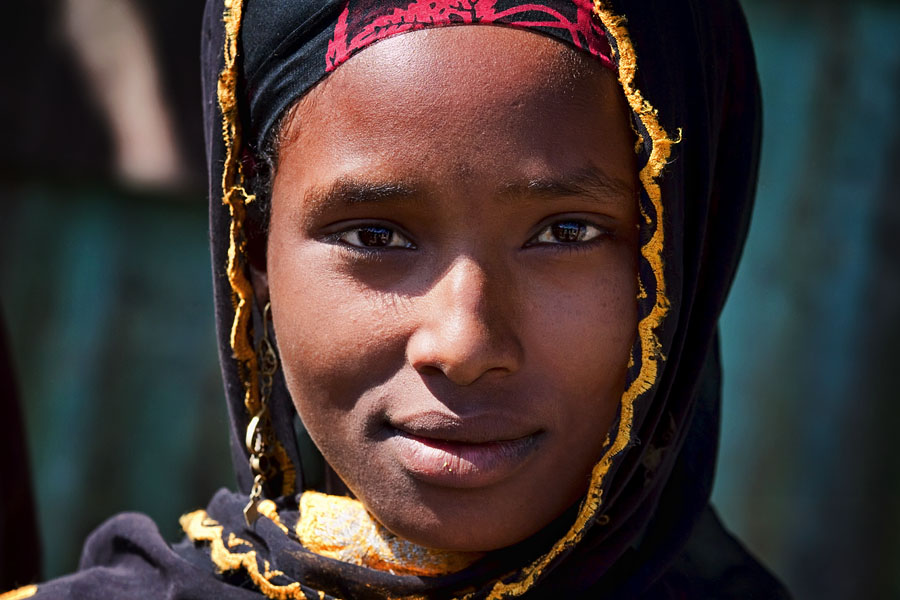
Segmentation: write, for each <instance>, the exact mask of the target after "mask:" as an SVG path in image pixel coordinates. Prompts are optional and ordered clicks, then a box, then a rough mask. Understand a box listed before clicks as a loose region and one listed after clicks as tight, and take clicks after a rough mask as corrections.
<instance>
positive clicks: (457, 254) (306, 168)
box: [255, 26, 638, 551]
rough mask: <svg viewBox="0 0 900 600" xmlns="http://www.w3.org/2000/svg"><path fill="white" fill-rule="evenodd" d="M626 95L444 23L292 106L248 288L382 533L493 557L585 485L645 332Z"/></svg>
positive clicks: (306, 404)
mask: <svg viewBox="0 0 900 600" xmlns="http://www.w3.org/2000/svg"><path fill="white" fill-rule="evenodd" d="M620 95H621V92H620V89H619V86H618V84H617V82H616V79H615V77H614V75H613V73H611V72H609V71H608V70H606V69H604V68H603V67H602V66H601V65H600V64H599V63H596V62H594V61H593V60H592V59H591V58H590V57H587V56H582V55H581V54H577V53H576V51H574V50H571V49H569V48H567V47H566V46H564V45H562V44H560V43H559V42H557V41H554V40H551V39H549V38H546V37H543V36H540V35H536V34H534V33H530V32H523V31H519V30H512V29H508V28H501V27H487V26H482V27H455V28H453V27H451V28H444V29H438V30H429V31H419V32H415V33H409V34H404V35H401V36H398V37H394V38H390V39H388V40H385V41H382V42H379V43H377V44H374V45H373V46H371V47H370V48H368V49H366V50H364V51H362V52H361V53H360V54H358V55H357V56H355V57H354V58H352V59H350V60H349V61H348V62H347V63H346V64H344V65H343V66H341V67H340V68H339V69H337V70H336V71H335V72H334V73H333V74H332V75H331V76H330V77H329V78H328V79H327V80H326V81H324V82H323V83H321V84H319V85H318V86H317V87H316V88H314V89H313V90H312V91H311V92H310V93H309V94H307V96H305V97H304V99H303V100H302V101H301V102H300V104H299V105H298V106H297V107H296V110H295V111H294V112H293V115H292V118H291V120H290V122H289V123H288V128H287V131H286V135H285V136H284V139H283V141H282V143H281V147H280V149H279V152H280V159H279V164H278V168H277V171H276V173H275V178H274V187H273V194H272V213H271V225H270V232H269V238H268V246H267V267H266V270H267V273H266V274H262V273H257V275H256V278H255V285H256V286H257V288H258V290H262V294H263V295H264V294H265V293H266V285H267V286H268V288H267V289H268V294H269V297H270V299H271V302H272V313H273V319H274V327H275V331H276V334H277V339H278V347H279V353H280V357H281V363H282V367H283V369H284V374H285V379H286V381H287V386H288V390H289V391H290V393H291V396H292V398H293V400H294V403H295V404H296V407H297V410H298V411H299V413H300V415H301V417H302V419H303V422H304V424H305V425H306V427H307V429H308V430H309V433H310V435H311V436H312V438H313V440H314V441H315V443H316V444H317V445H318V446H319V448H320V449H321V451H322V453H323V454H324V456H325V458H326V459H327V460H328V462H329V463H330V464H331V465H332V467H333V468H334V469H335V470H336V471H337V473H338V474H339V475H340V476H341V478H342V479H343V480H344V482H345V483H346V484H347V486H348V487H349V488H350V489H351V490H352V492H353V493H354V494H355V495H356V496H357V497H358V498H359V499H360V500H361V501H362V502H363V503H364V504H365V506H366V507H367V508H368V510H369V511H370V512H371V513H372V514H373V515H374V516H375V517H376V518H377V519H378V520H379V521H380V522H381V523H382V524H383V525H385V526H386V527H387V528H388V529H390V530H391V531H393V532H394V533H396V534H398V535H400V536H402V537H404V538H407V539H409V540H411V541H414V542H417V543H419V544H422V545H425V546H430V547H434V548H444V549H455V550H472V551H475V550H491V549H496V548H500V547H503V546H508V545H510V544H513V543H515V542H518V541H520V540H523V539H525V538H526V537H528V536H529V535H531V534H533V533H535V532H537V531H538V530H540V529H541V528H543V527H544V526H546V525H547V524H549V523H550V522H551V521H552V520H553V519H555V518H556V517H558V516H559V515H561V514H562V513H563V512H564V511H565V510H566V509H567V508H568V507H569V506H571V505H572V504H573V503H574V502H575V501H576V500H578V498H579V497H580V496H581V495H582V494H584V492H585V490H586V488H587V485H588V482H589V478H590V473H591V468H592V466H593V465H594V463H595V462H596V461H597V459H598V458H599V456H600V453H601V450H602V446H603V442H604V438H605V437H606V434H607V431H608V429H609V426H610V424H611V421H612V419H613V418H614V416H615V413H616V408H617V406H618V403H619V400H620V396H621V394H622V391H623V387H624V382H625V372H626V365H627V363H628V357H629V351H630V348H631V346H632V342H633V340H634V336H635V331H636V324H637V308H636V296H637V275H636V273H637V257H638V208H637V201H636V192H635V179H636V175H635V162H634V152H633V146H634V140H633V134H632V132H631V129H630V126H629V122H628V117H627V114H626V111H625V108H624V102H623V100H622V99H621V98H620ZM266 281H267V283H266Z"/></svg>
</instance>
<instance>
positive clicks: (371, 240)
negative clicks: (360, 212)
mask: <svg viewBox="0 0 900 600" xmlns="http://www.w3.org/2000/svg"><path fill="white" fill-rule="evenodd" d="M337 239H338V240H340V241H341V242H344V243H345V244H347V245H348V246H355V247H357V248H413V247H414V246H413V243H412V242H410V241H409V240H408V239H407V238H406V236H404V235H402V234H400V233H397V232H396V231H394V230H393V229H391V228H389V227H382V226H379V225H369V226H365V227H354V228H353V229H347V230H346V231H342V232H341V233H340V234H338V236H337Z"/></svg>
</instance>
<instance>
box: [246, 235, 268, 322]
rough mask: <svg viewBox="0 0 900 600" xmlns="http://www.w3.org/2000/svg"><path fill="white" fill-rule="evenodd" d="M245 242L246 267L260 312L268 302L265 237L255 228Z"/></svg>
mask: <svg viewBox="0 0 900 600" xmlns="http://www.w3.org/2000/svg"><path fill="white" fill-rule="evenodd" d="M249 234H250V235H249V236H248V240H247V266H248V267H249V270H250V284H251V285H252V286H253V296H254V299H255V300H256V305H257V306H258V307H259V309H260V310H262V308H263V307H264V306H265V305H266V302H268V301H269V273H268V261H267V256H266V254H267V252H266V242H267V240H266V237H265V236H264V235H261V234H260V232H259V231H258V230H257V228H255V227H253V228H251V229H250V230H249Z"/></svg>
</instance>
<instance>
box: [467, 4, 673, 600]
mask: <svg viewBox="0 0 900 600" xmlns="http://www.w3.org/2000/svg"><path fill="white" fill-rule="evenodd" d="M594 14H595V15H596V16H597V18H599V19H600V21H601V22H602V23H603V27H604V28H605V29H606V32H607V33H608V34H609V36H610V37H611V38H612V39H613V40H614V41H615V44H614V48H613V51H614V52H615V53H616V54H617V57H618V61H617V65H618V67H617V68H618V75H619V83H620V85H621V86H622V91H623V92H624V93H625V98H626V99H627V100H628V104H629V106H630V107H631V110H632V112H634V114H635V115H636V116H637V117H638V119H640V121H641V124H642V125H643V126H644V129H646V131H647V135H649V136H650V142H651V149H650V156H649V158H648V159H647V164H646V165H644V167H643V168H642V169H641V171H640V173H639V174H638V177H639V179H640V181H641V184H642V185H643V187H644V190H645V191H646V193H647V196H648V198H649V199H650V201H651V202H652V203H653V208H654V210H655V211H656V228H655V229H654V231H653V235H652V236H651V237H650V239H649V240H648V241H647V242H646V243H645V244H644V245H643V246H642V247H641V256H642V257H643V258H644V260H646V261H647V262H648V263H649V265H650V268H651V269H652V270H653V274H654V277H655V278H656V302H655V303H654V305H653V309H652V310H651V311H650V314H648V315H647V316H646V317H644V318H643V319H641V321H640V322H639V323H638V335H639V338H640V342H641V368H640V372H639V373H638V375H637V377H635V379H634V381H633V382H632V383H631V384H630V385H629V386H628V389H627V390H625V393H624V394H623V395H622V401H621V405H620V415H619V428H618V432H617V433H616V438H615V441H614V442H613V444H612V446H610V447H609V449H608V450H607V451H606V452H605V453H604V455H603V457H602V458H601V459H600V461H599V462H598V463H597V464H596V465H595V466H594V469H593V472H592V473H591V484H590V486H589V488H588V492H587V496H586V497H585V499H584V501H583V502H582V505H581V507H580V508H579V510H578V516H577V517H576V519H575V524H574V525H572V527H571V528H570V529H569V531H568V532H567V533H566V535H564V536H563V537H562V538H561V539H560V540H558V541H557V542H556V543H555V544H554V545H553V547H552V548H551V549H550V551H549V552H548V553H547V554H545V555H544V556H542V557H540V558H539V559H537V560H536V561H535V562H533V563H532V564H530V565H529V566H527V567H526V568H524V569H523V570H522V571H520V572H519V574H518V576H517V578H516V580H515V581H510V582H508V583H507V582H499V583H497V584H496V585H495V586H494V587H493V588H492V589H491V591H490V593H489V594H488V596H487V598H488V600H498V599H500V598H509V597H515V596H521V595H522V594H524V593H525V592H527V591H528V590H529V589H531V587H532V586H533V585H534V583H535V582H536V581H537V578H538V577H539V576H540V575H541V573H543V572H544V570H545V569H546V568H547V566H548V565H549V564H550V563H551V561H553V559H554V558H556V557H557V556H559V555H560V554H562V553H563V552H564V551H565V550H567V549H569V548H571V547H572V546H574V545H575V544H577V543H578V542H579V541H580V540H581V538H582V536H583V535H584V533H585V531H586V530H587V527H588V525H589V523H590V521H591V518H592V517H593V516H594V515H596V514H597V512H598V511H599V510H600V504H601V499H602V495H603V490H602V486H603V480H604V477H605V476H606V474H607V473H608V472H609V469H610V467H611V466H612V462H613V459H614V458H615V457H616V456H617V455H618V454H619V453H620V452H622V451H623V450H624V449H625V448H626V447H627V446H628V443H629V441H630V440H631V428H632V423H633V420H634V403H635V401H636V400H637V398H638V397H640V395H641V394H643V393H644V392H646V391H648V390H649V389H651V388H652V387H653V385H654V384H655V383H656V378H657V375H658V372H659V365H658V362H657V361H660V360H663V359H664V357H663V356H662V353H661V345H660V342H659V339H658V338H657V337H656V333H655V330H656V329H657V328H658V327H659V326H660V325H661V324H662V321H663V318H664V317H665V316H666V313H667V312H668V310H669V302H668V299H667V298H666V282H665V276H664V272H663V216H662V215H663V205H662V193H661V190H660V187H659V184H658V183H657V178H658V177H659V176H660V174H661V173H662V171H663V169H664V168H665V166H666V162H667V161H668V159H669V155H670V154H671V152H672V145H673V144H676V143H678V142H679V141H680V139H677V140H673V139H672V138H670V137H669V135H668V134H667V133H666V131H665V129H663V127H662V125H660V123H659V118H658V113H657V111H656V109H655V108H653V106H652V105H651V104H650V103H649V102H648V101H647V100H646V99H645V98H644V96H643V94H642V93H641V92H640V91H639V90H638V89H637V88H635V86H634V76H635V72H636V71H637V55H636V53H635V50H634V46H633V45H632V43H631V38H630V37H629V35H628V30H627V28H626V27H625V18H624V17H622V16H618V15H616V14H614V13H613V12H612V11H611V10H610V9H608V8H606V6H605V5H604V3H603V2H602V0H594ZM641 214H642V216H643V217H644V219H645V221H646V222H647V225H652V224H653V220H652V219H651V218H650V216H649V215H647V213H646V211H645V210H644V208H643V206H642V207H641ZM639 283H640V282H639ZM640 293H641V294H644V295H646V290H645V289H644V286H643V285H641V286H640ZM471 596H473V595H472V594H470V595H469V596H467V597H471Z"/></svg>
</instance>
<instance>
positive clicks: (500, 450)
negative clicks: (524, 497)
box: [386, 427, 542, 488]
mask: <svg viewBox="0 0 900 600" xmlns="http://www.w3.org/2000/svg"><path fill="white" fill-rule="evenodd" d="M392 429H393V431H392V432H391V434H390V435H389V436H388V439H387V440H386V443H388V444H389V445H390V447H391V448H392V449H393V451H394V453H395V455H396V457H397V459H398V461H399V463H400V464H401V466H402V467H403V469H404V470H406V471H407V472H408V473H409V474H410V475H411V476H412V477H413V478H415V479H419V480H421V481H424V482H426V483H430V484H433V485H438V486H441V487H453V488H478V487H486V486H489V485H493V484H495V483H499V482H500V481H502V480H504V479H507V478H508V477H510V476H512V475H513V474H514V473H515V472H516V471H518V470H519V469H520V468H521V467H522V466H523V465H525V463H526V462H528V459H529V458H530V457H531V456H533V455H534V453H535V451H536V450H537V448H538V447H539V445H540V444H539V441H540V438H541V436H542V432H534V433H530V434H527V435H524V436H519V437H515V438H512V439H502V438H501V439H487V440H484V438H483V436H480V435H475V434H473V433H469V434H468V436H467V435H466V433H465V432H464V431H455V432H453V433H452V434H450V435H453V437H454V439H447V434H444V435H443V436H440V434H437V435H438V436H440V437H432V435H427V436H426V435H420V434H418V433H411V432H408V431H405V430H403V429H399V428H396V427H395V428H392ZM467 437H468V439H466V438H467Z"/></svg>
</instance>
